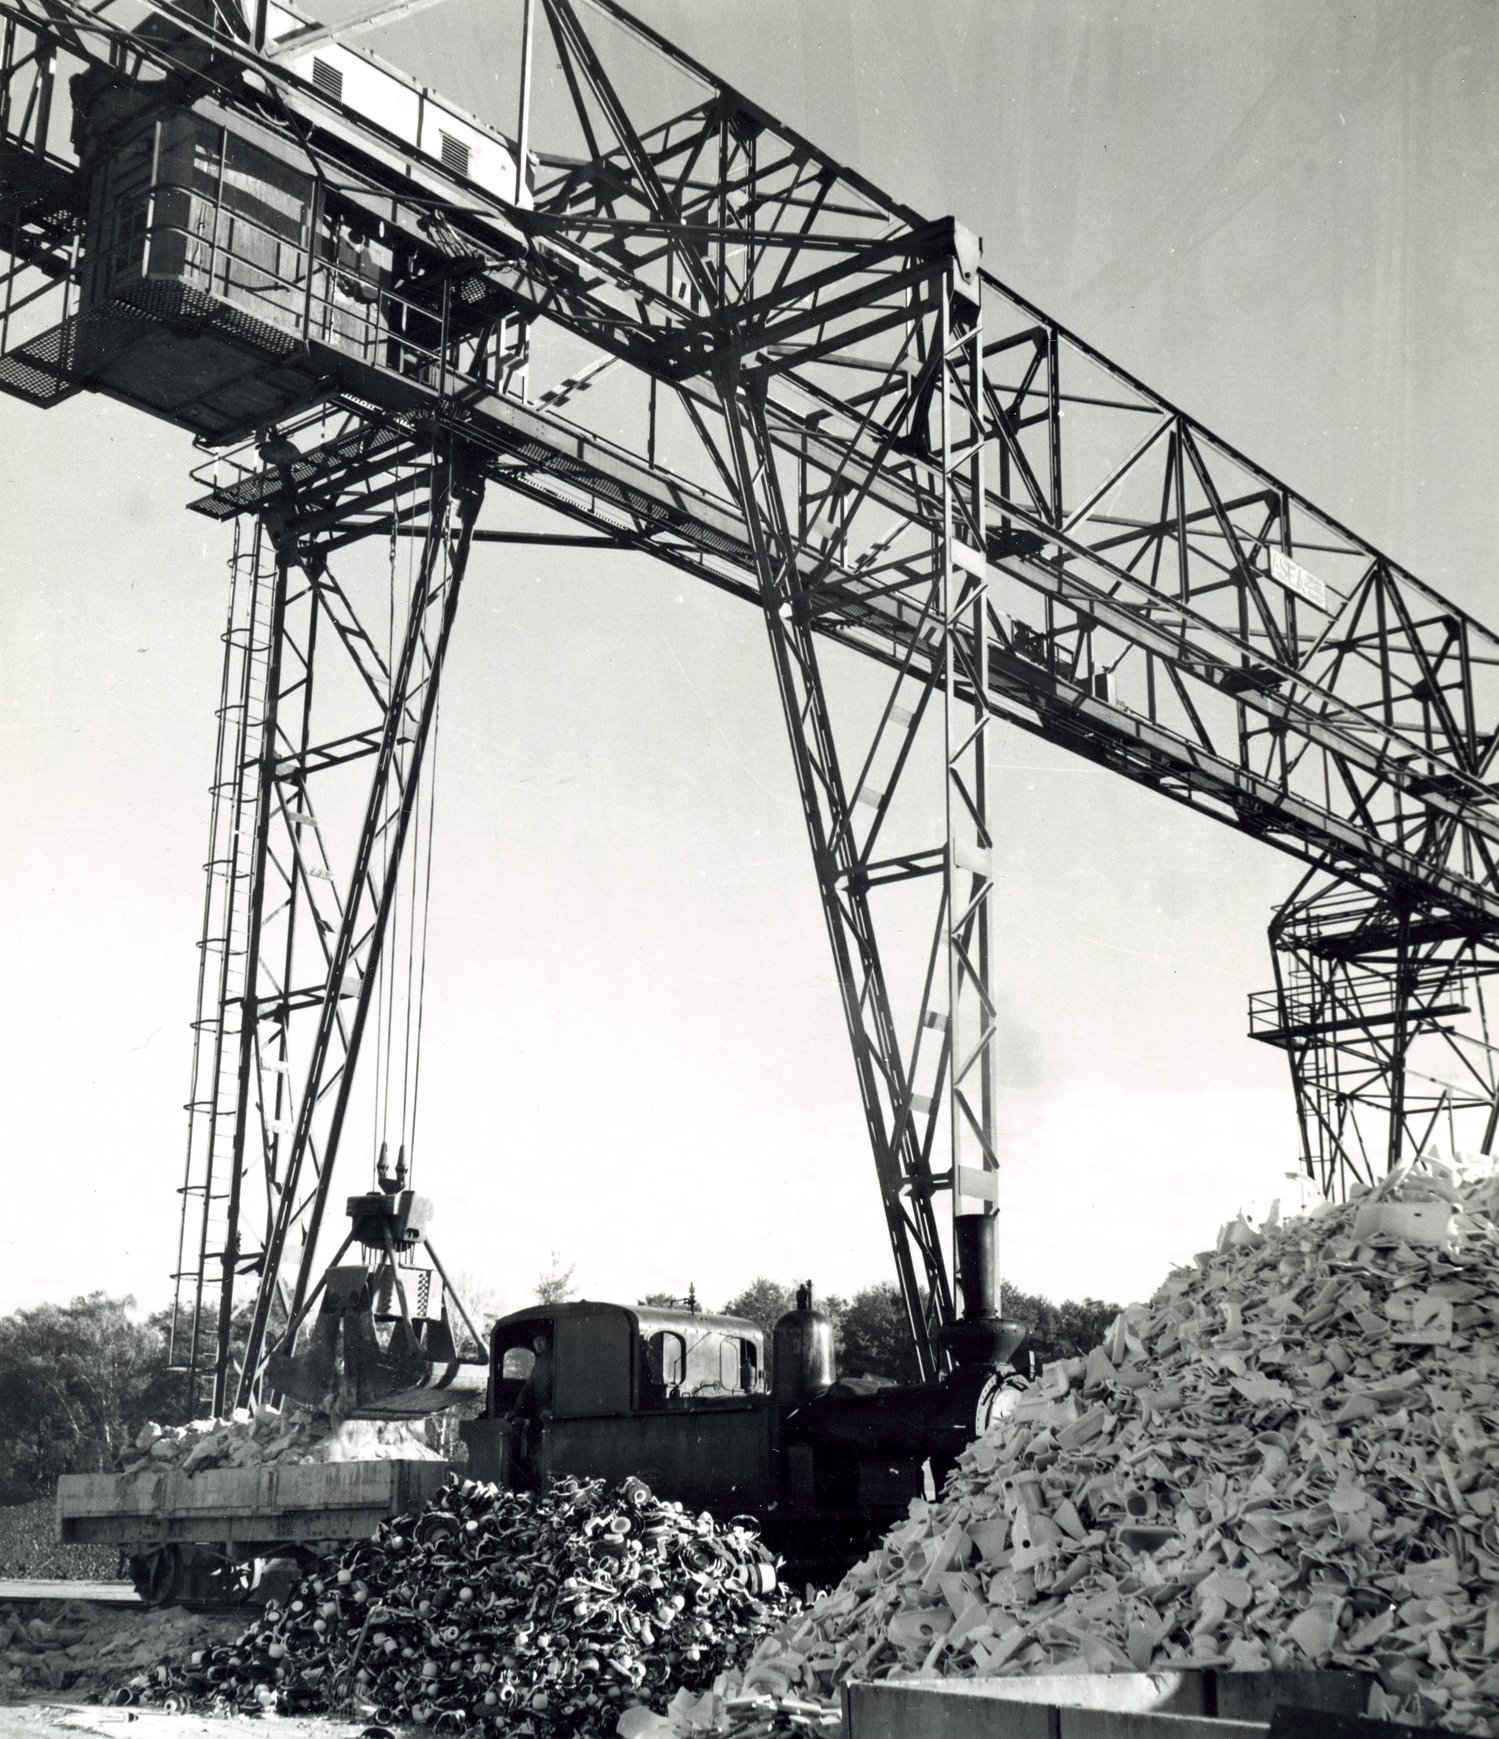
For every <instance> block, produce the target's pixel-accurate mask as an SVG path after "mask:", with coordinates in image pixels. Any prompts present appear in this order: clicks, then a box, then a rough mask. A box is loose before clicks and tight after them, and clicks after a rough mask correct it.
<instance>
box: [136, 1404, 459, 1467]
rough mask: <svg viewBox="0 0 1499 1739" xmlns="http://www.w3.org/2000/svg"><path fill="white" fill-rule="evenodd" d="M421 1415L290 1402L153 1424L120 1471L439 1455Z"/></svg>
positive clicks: (429, 1458) (421, 1458)
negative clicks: (379, 1415) (341, 1412)
mask: <svg viewBox="0 0 1499 1739" xmlns="http://www.w3.org/2000/svg"><path fill="white" fill-rule="evenodd" d="M441 1459H442V1457H441V1455H440V1454H439V1453H438V1451H437V1450H435V1449H432V1448H430V1447H429V1446H428V1445H427V1443H426V1441H425V1440H424V1438H423V1436H422V1424H421V1421H419V1420H406V1419H396V1420H360V1419H351V1420H346V1421H344V1422H343V1423H341V1424H337V1423H335V1422H334V1421H333V1420H331V1419H329V1418H328V1417H326V1416H325V1415H323V1414H320V1413H308V1412H303V1411H301V1410H300V1409H298V1408H294V1407H288V1408H286V1409H285V1410H284V1411H282V1410H281V1409H278V1408H275V1407H257V1408H255V1409H254V1411H253V1412H252V1411H250V1410H248V1409H244V1410H241V1411H240V1412H237V1413H235V1414H234V1416H233V1417H232V1418H229V1419H195V1420H193V1421H192V1422H191V1423H190V1424H187V1425H154V1424H153V1425H147V1426H145V1427H144V1428H143V1429H142V1430H141V1432H140V1434H139V1435H138V1436H137V1437H136V1439H135V1442H134V1444H133V1445H132V1446H131V1449H130V1450H129V1451H127V1453H126V1454H125V1455H123V1456H122V1457H121V1458H120V1464H119V1469H118V1471H119V1472H121V1473H144V1472H146V1471H147V1470H148V1469H153V1468H154V1469H157V1470H166V1469H176V1470H178V1471H180V1472H182V1473H197V1472H198V1471H199V1470H200V1469H202V1468H208V1467H261V1466H265V1465H269V1464H285V1463H289V1462H308V1461H440V1460H441Z"/></svg>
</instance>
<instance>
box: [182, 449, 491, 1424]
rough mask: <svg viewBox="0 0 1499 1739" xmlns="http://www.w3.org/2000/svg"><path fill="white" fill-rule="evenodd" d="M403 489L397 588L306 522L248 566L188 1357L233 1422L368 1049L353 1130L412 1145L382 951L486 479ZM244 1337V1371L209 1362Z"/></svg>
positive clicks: (229, 700) (409, 477) (216, 894)
mask: <svg viewBox="0 0 1499 1739" xmlns="http://www.w3.org/2000/svg"><path fill="white" fill-rule="evenodd" d="M400 481H401V482H402V484H403V489H402V502H403V507H404V511H405V512H406V513H407V514H408V515H410V516H412V517H413V518H414V519H415V521H417V522H418V523H420V524H421V525H422V526H423V527H424V528H425V529H424V532H423V535H422V538H421V540H420V542H419V543H418V544H412V543H408V542H399V541H398V540H396V539H392V540H391V542H390V552H391V562H390V565H389V572H388V574H387V575H385V576H380V575H374V576H372V575H370V574H368V573H366V574H363V575H360V574H359V573H357V572H355V571H353V566H352V561H351V560H350V558H345V559H346V560H349V561H350V569H351V571H350V575H349V577H348V579H347V580H346V581H345V582H342V583H341V582H340V580H339V579H338V578H337V577H336V576H335V574H334V572H333V570H332V567H331V565H330V558H329V557H328V555H327V550H326V541H327V532H326V528H325V529H324V530H323V531H322V532H321V533H320V534H319V535H317V536H308V535H306V534H305V533H304V531H303V529H302V528H301V527H300V526H299V525H298V523H297V521H296V519H295V518H294V517H292V516H279V518H278V523H277V538H276V540H275V542H274V544H273V542H272V539H271V535H270V532H269V531H268V530H267V529H266V528H265V527H264V525H263V524H262V523H261V522H258V521H257V522H254V526H253V530H252V532H251V533H250V534H249V535H248V537H247V539H246V540H245V548H244V550H243V553H242V554H241V556H240V558H239V560H238V561H237V562H236V564H235V567H234V582H235V584H234V589H233V597H232V600H231V612H232V614H231V622H230V627H229V630H228V632H227V634H226V665H225V670H226V675H225V702H224V705H223V707H222V709H221V715H220V716H221V721H222V724H221V745H220V754H219V771H218V775H217V777H216V780H215V787H214V811H213V813H214V826H213V844H212V846H211V857H212V860H213V861H212V862H211V864H210V881H209V889H210V892H209V907H208V910H207V912H206V914H205V946H204V954H203V959H204V962H205V973H204V979H203V983H202V984H201V986H200V993H199V1019H198V1022H197V1025H196V1046H197V1051H196V1057H197V1061H196V1064H195V1082H194V1089H193V1096H192V1106H191V1117H190V1136H189V1152H188V1161H187V1167H186V1176H185V1180H184V1188H183V1208H184V1215H183V1256H182V1258H181V1259H180V1260H179V1270H180V1274H179V1280H178V1300H177V1333H176V1337H175V1340H176V1344H175V1346H174V1353H175V1356H176V1359H177V1362H179V1363H180V1364H182V1365H183V1366H184V1368H185V1369H186V1370H187V1371H188V1372H189V1374H190V1381H192V1382H193V1384H194V1385H196V1380H197V1377H198V1375H199V1373H200V1372H204V1373H205V1374H206V1372H207V1370H209V1369H212V1371H213V1376H214V1392H213V1397H212V1398H213V1405H214V1408H215V1410H216V1411H222V1410H223V1408H224V1407H225V1405H227V1404H235V1403H243V1402H244V1401H246V1400H247V1399H248V1397H249V1395H250V1393H251V1390H252V1388H253V1386H254V1384H255V1382H256V1378H257V1374H258V1369H259V1364H260V1357H261V1353H262V1350H263V1348H264V1346H265V1343H266V1337H267V1334H268V1332H269V1331H271V1330H272V1329H274V1328H276V1327H277V1326H280V1325H284V1323H285V1322H286V1321H287V1320H288V1319H289V1318H291V1317H294V1316H295V1315H296V1313H297V1311H298V1310H299V1309H300V1308H301V1305H302V1304H303V1303H304V1302H305V1299H306V1296H307V1292H308V1288H309V1286H310V1285H311V1282H312V1278H313V1264H314V1262H315V1259H316V1255H315V1253H316V1245H317V1237H318V1231H319V1226H320V1223H321V1220H322V1216H323V1212H324V1209H325V1206H326V1203H327V1198H328V1193H329V1189H330V1187H331V1183H332V1179H333V1167H334V1161H335V1159H336V1157H337V1154H338V1152H339V1148H340V1145H341V1143H342V1142H343V1141H344V1139H345V1136H346V1134H347V1133H348V1132H349V1130H350V1129H351V1127H354V1125H351V1121H350V1119H351V1108H352V1107H353V1104H354V1101H353V1089H354V1085H355V1081H356V1077H359V1075H360V1069H359V1065H360V1060H361V1052H362V1050H363V1049H364V1048H365V1040H366V1037H367V1036H368V1035H370V1034H371V1033H372V1032H373V1033H374V1034H375V1037H376V1040H377V1042H376V1045H375V1054H374V1055H373V1056H372V1057H366V1059H365V1061H366V1067H365V1069H364V1071H363V1075H362V1080H363V1085H364V1089H365V1090H366V1091H365V1093H364V1096H365V1097H366V1098H368V1097H369V1094H368V1092H367V1089H368V1088H369V1086H370V1081H371V1077H373V1078H374V1085H375V1097H376V1099H377V1100H381V1102H380V1103H377V1106H376V1111H375V1114H374V1119H373V1122H371V1120H370V1118H369V1116H368V1114H367V1113H366V1114H363V1116H362V1120H361V1119H356V1121H357V1129H358V1135H359V1137H360V1138H361V1139H368V1140H370V1141H371V1142H372V1143H373V1142H374V1141H376V1140H377V1139H386V1138H387V1137H388V1138H389V1140H390V1144H391V1146H392V1148H395V1147H396V1146H398V1145H399V1146H409V1145H411V1144H412V1143H413V1142H414V1134H415V1105H414V1101H413V1099H412V1096H411V1092H410V1084H409V1080H406V1081H403V1083H402V1089H403V1090H402V1092H401V1093H400V1094H399V1095H395V1094H393V1093H392V1091H391V1090H390V1085H389V1080H388V1079H387V1082H386V1083H385V1091H384V1094H383V1099H382V1095H381V1085H382V1083H381V1080H380V1075H381V1070H382V1065H383V1067H384V1069H385V1071H386V1074H387V1077H388V1076H389V1075H390V1073H391V1070H392V1066H393V1065H392V1062H391V1052H392V1050H393V1049H394V1047H393V1046H392V1045H391V1043H390V1038H389V1034H388V1033H387V1032H386V1031H384V1030H381V1031H376V1029H377V1028H379V1029H387V1028H389V1027H390V1026H391V1025H393V1024H394V1025H397V1026H399V1024H400V1022H401V1021H402V1020H403V1019H406V1018H407V1017H408V1016H409V1015H410V1013H411V1012H412V1011H410V1010H409V1009H408V1008H407V1007H406V1006H405V1000H406V998H407V996H408V994H409V992H408V987H407V986H406V985H405V984H404V983H403V982H402V981H401V979H400V976H399V975H398V974H397V973H395V972H394V970H393V968H390V967H388V966H387V962H386V945H387V942H388V940H389V938H390V937H391V935H392V933H393V932H394V931H396V930H397V929H398V927H399V926H400V925H401V924H402V923H403V922H404V923H406V924H408V925H409V923H410V921H411V915H410V912H409V910H403V902H404V905H405V906H406V907H409V906H410V904H411V899H412V888H413V883H414V881H415V880H416V875H415V871H416V869H417V868H418V867H419V866H417V865H414V864H413V862H412V855H413V847H412V838H413V834H414V832H416V831H417V830H418V828H419V825H420V822H421V817H422V810H421V803H422V795H423V792H424V789H425V787H424V784H423V768H424V761H425V758H426V753H427V748H428V745H429V742H430V739H431V735H432V730H433V725H434V721H435V719H436V714H437V704H438V696H439V691H440V682H441V674H442V667H443V659H444V656H445V653H446V649H447V645H448V640H449V636H450V634H451V631H452V624H453V620H454V612H455V609H456V606H457V601H458V595H459V589H460V585H461V581H462V576H463V571H464V566H465V563H466V560H467V554H468V549H469V543H470V538H471V534H472V528H473V522H474V518H475V515H476V513H477V510H478V505H479V501H480V498H481V495H482V489H483V484H482V479H481V478H480V477H479V476H478V474H477V472H476V470H475V468H474V466H473V465H472V464H471V463H470V462H469V461H468V459H467V456H466V455H465V454H464V453H463V452H462V450H458V451H456V452H448V453H441V454H434V455H432V456H431V457H430V458H427V459H424V460H422V461H420V462H413V463H410V464H408V465H407V467H406V469H405V471H404V472H403V474H402V476H401V479H400ZM360 499H361V497H360V496H359V495H358V494H357V493H356V494H355V495H354V496H353V497H352V498H351V499H350V501H349V502H348V503H347V505H348V506H349V507H350V508H351V509H352V508H353V507H355V506H357V505H358V502H359V500H360ZM318 518H319V520H320V521H322V520H324V519H326V518H327V512H326V508H324V509H323V510H322V511H320V513H319V515H318ZM408 558H409V559H408ZM382 577H383V578H385V580H386V582H387V583H386V584H385V585H383V586H382V585H380V584H378V583H376V582H378V580H379V579H381V578H382ZM429 845H430V841H429V840H428V841H423V842H422V843H421V848H420V849H426V848H428V847H429ZM210 967H212V970H210V969H209V968H210ZM416 1012H417V1013H419V1010H418V1011H416ZM382 1040H383V1041H384V1046H385V1054H384V1055H382V1054H381V1051H382V1044H381V1041H382ZM404 1060H405V1059H404V1057H402V1056H400V1055H399V1054H398V1055H397V1056H396V1063H395V1068H396V1070H397V1072H399V1070H400V1068H401V1067H402V1066H403V1065H404ZM246 1312H248V1321H247V1322H245V1323H240V1322H239V1321H238V1319H239V1318H240V1317H241V1316H242V1315H244V1314H245V1313H246ZM237 1334H238V1336H239V1338H240V1339H241V1340H242V1341H243V1343H244V1344H243V1350H242V1352H241V1353H240V1369H239V1371H238V1373H237V1374H236V1373H235V1372H234V1371H232V1370H231V1369H229V1367H228V1364H227V1361H226V1360H225V1359H224V1358H222V1357H220V1358H218V1360H217V1362H216V1363H214V1362H213V1353H214V1349H215V1348H218V1349H225V1348H227V1347H228V1346H229V1345H230V1342H231V1340H233V1339H235V1338H236V1335H237Z"/></svg>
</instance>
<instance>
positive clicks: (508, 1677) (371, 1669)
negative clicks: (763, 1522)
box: [120, 1479, 792, 1736]
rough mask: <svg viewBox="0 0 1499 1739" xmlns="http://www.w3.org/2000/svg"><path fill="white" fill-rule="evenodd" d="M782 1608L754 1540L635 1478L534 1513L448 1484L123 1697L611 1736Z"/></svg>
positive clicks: (716, 1668)
mask: <svg viewBox="0 0 1499 1739" xmlns="http://www.w3.org/2000/svg"><path fill="white" fill-rule="evenodd" d="M791 1609H792V1607H791V1602H790V1601H789V1600H788V1599H787V1597H786V1596H785V1595H784V1594H782V1593H780V1592H779V1591H778V1590H777V1588H776V1575H775V1567H774V1563H773V1560H772V1559H771V1558H770V1555H769V1554H768V1553H767V1552H766V1551H765V1549H764V1548H763V1547H762V1546H761V1545H760V1543H759V1540H758V1538H757V1537H756V1536H755V1535H754V1533H753V1532H751V1531H749V1530H747V1529H746V1528H744V1527H741V1526H720V1525H719V1524H717V1523H716V1522H715V1521H714V1520H713V1518H712V1517H711V1516H709V1515H706V1514H703V1515H698V1516H693V1515H690V1514H688V1513H687V1512H686V1511H684V1510H683V1508H682V1506H681V1505H680V1504H667V1503H661V1502H659V1501H658V1500H657V1499H656V1498H655V1497H653V1496H652V1494H651V1492H650V1490H649V1489H648V1487H646V1486H645V1485H643V1484H642V1483H641V1482H640V1481H639V1480H626V1481H625V1482H624V1483H623V1484H622V1485H619V1486H616V1487H615V1488H613V1489H612V1490H611V1489H608V1488H606V1487H605V1486H604V1485H603V1483H602V1482H601V1481H597V1480H594V1481H588V1482H579V1481H577V1480H572V1479H564V1480H561V1481H559V1482H558V1483H557V1484H555V1485H554V1486H552V1487H551V1488H550V1490H549V1491H548V1492H547V1493H546V1495H545V1496H543V1497H536V1496H533V1495H531V1494H529V1493H517V1492H507V1491H501V1490H500V1489H499V1488H498V1487H496V1486H492V1485H477V1484H474V1483H472V1482H468V1481H460V1480H457V1479H454V1480H452V1481H450V1482H449V1484H447V1485H446V1486H444V1488H443V1490H442V1491H441V1493H440V1494H439V1495H438V1497H437V1498H436V1499H435V1500H434V1502H433V1503H432V1504H431V1505H430V1506H428V1507H427V1508H426V1509H424V1510H421V1511H419V1512H417V1513H415V1514H412V1515H407V1516H403V1517H399V1518H397V1519H396V1520H394V1521H392V1522H387V1523H385V1524H383V1525H382V1526H381V1528H380V1530H379V1532H378V1533H377V1534H376V1536H375V1537H374V1539H372V1540H369V1541H364V1542H361V1543H359V1544H358V1545H355V1546H353V1547H350V1548H349V1549H348V1550H346V1551H345V1552H344V1553H343V1554H342V1555H341V1556H340V1557H338V1558H337V1559H330V1560H328V1561H327V1562H326V1563H325V1564H323V1565H321V1566H319V1567H318V1568H317V1570H316V1571H315V1572H313V1573H312V1574H309V1575H308V1576H306V1577H304V1578H303V1579H302V1580H301V1581H300V1582H299V1583H298V1584H297V1586H296V1587H295V1589H294V1590H293V1592H292V1593H291V1594H290V1595H289V1596H288V1598H287V1600H286V1601H285V1602H283V1603H282V1604H280V1605H279V1606H271V1605H268V1606H267V1607H266V1609H265V1612H264V1614H263V1616H262V1617H261V1619H260V1621H259V1622H258V1623H257V1624H256V1625H254V1626H253V1628H251V1629H250V1630H248V1631H246V1632H245V1634H244V1635H243V1636H242V1637H241V1638H240V1639H239V1640H238V1642H236V1643H234V1644H232V1645H225V1646H222V1647H215V1648H209V1649H204V1650H199V1651H197V1652H196V1653H194V1654H193V1655H192V1656H191V1658H189V1659H187V1660H166V1661H162V1662H160V1663H159V1664H158V1665H156V1666H155V1667H152V1668H149V1669H147V1670H145V1671H143V1672H140V1673H137V1674H135V1675H133V1676H132V1678H131V1679H130V1681H129V1682H128V1683H127V1684H126V1685H125V1686H124V1687H123V1689H122V1691H121V1693H120V1697H121V1700H123V1701H133V1700H138V1701H142V1702H149V1703H165V1704H170V1705H171V1706H173V1707H178V1708H184V1707H205V1708H212V1707H217V1708H224V1709H249V1710H256V1711H259V1710H274V1711H276V1712H278V1713H286V1714H294V1713H315V1712H320V1711H325V1712H328V1713H357V1714H360V1715H362V1716H364V1717H365V1718H366V1719H368V1720H371V1721H374V1722H377V1723H380V1724H382V1725H384V1724H388V1723H401V1722H406V1721H413V1722H416V1723H418V1724H423V1725H431V1726H433V1727H435V1728H437V1729H439V1730H442V1731H451V1732H458V1731H462V1730H465V1729H477V1730H479V1731H482V1732H493V1733H499V1732H501V1731H503V1732H505V1733H506V1734H510V1735H524V1734H534V1735H538V1736H551V1735H562V1734H573V1733H590V1734H591V1733H598V1734H606V1733H612V1732H613V1731H614V1730H615V1727H616V1724H617V1722H618V1720H619V1717H620V1715H621V1713H622V1712H623V1711H625V1710H626V1709H629V1708H631V1707H632V1706H652V1705H654V1706H655V1707H657V1708H664V1707H665V1706H666V1703H667V1700H668V1698H669V1697H671V1696H672V1695H673V1694H674V1693H679V1692H681V1691H683V1690H686V1691H688V1692H692V1691H697V1690H705V1689H707V1688H709V1687H711V1686H712V1685H713V1683H714V1682H715V1680H718V1679H719V1678H720V1676H721V1675H722V1674H723V1673H724V1672H725V1670H726V1669H728V1668H730V1667H734V1666H741V1665H742V1664H743V1663H744V1661H745V1660H746V1659H747V1658H748V1656H749V1654H750V1653H751V1651H752V1649H753V1647H754V1645H755V1644H756V1643H757V1642H758V1641H759V1640H760V1639H761V1638H762V1637H763V1636H764V1635H765V1634H766V1633H767V1632H768V1631H770V1630H771V1629H773V1628H774V1627H775V1626H776V1625H778V1624H781V1623H783V1622H784V1621H785V1619H786V1617H787V1616H788V1614H789V1612H790V1611H791ZM679 1707H680V1704H679Z"/></svg>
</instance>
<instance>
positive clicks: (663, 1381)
mask: <svg viewBox="0 0 1499 1739" xmlns="http://www.w3.org/2000/svg"><path fill="white" fill-rule="evenodd" d="M686 1373H687V1343H686V1341H685V1340H683V1338H682V1336H681V1335H679V1334H673V1333H672V1332H671V1330H670V1329H664V1328H662V1329H657V1330H656V1332H655V1333H654V1334H653V1335H651V1336H649V1337H648V1338H647V1340H646V1343H645V1366H644V1371H643V1373H642V1379H643V1380H642V1382H641V1386H640V1404H641V1406H642V1407H661V1406H664V1405H665V1404H666V1402H668V1401H669V1400H672V1399H673V1398H674V1397H675V1396H677V1395H679V1394H680V1393H681V1390H682V1379H683V1377H684V1376H685V1375H686Z"/></svg>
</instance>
